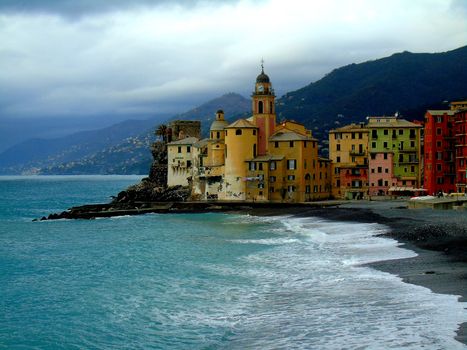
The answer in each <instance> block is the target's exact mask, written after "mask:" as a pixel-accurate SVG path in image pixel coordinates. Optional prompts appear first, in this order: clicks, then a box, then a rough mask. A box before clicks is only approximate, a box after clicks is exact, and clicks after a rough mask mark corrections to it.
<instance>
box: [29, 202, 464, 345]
mask: <svg viewBox="0 0 467 350" xmlns="http://www.w3.org/2000/svg"><path fill="white" fill-rule="evenodd" d="M135 204H136V206H135ZM207 212H224V213H244V214H250V215H255V216H277V215H292V216H296V217H304V216H306V217H309V216H316V217H320V218H323V219H326V220H331V221H349V222H361V223H378V224H382V225H385V226H387V227H388V228H389V231H388V232H387V233H385V234H383V236H385V237H388V238H392V239H394V240H396V241H398V242H399V243H400V246H401V247H403V248H407V249H409V250H412V251H414V252H415V253H416V254H417V256H416V257H413V258H405V259H395V260H387V261H378V262H373V263H370V264H367V266H370V267H372V268H375V269H378V270H380V271H384V272H388V273H391V274H393V275H396V276H398V277H400V278H401V279H402V281H404V282H406V283H410V284H415V285H419V286H423V287H426V288H428V289H430V290H431V291H432V292H434V293H438V294H449V295H455V296H458V297H459V301H460V302H467V215H465V211H456V210H433V209H408V206H407V202H406V201H405V200H388V201H365V200H360V201H323V202H313V203H298V204H290V203H260V202H254V203H245V202H240V203H239V202H219V201H213V202H166V203H162V202H161V203H150V202H141V203H131V204H130V205H128V203H127V204H126V205H125V206H123V207H121V208H118V207H117V206H116V205H115V204H94V205H85V206H80V207H74V208H70V209H69V210H67V211H65V212H62V213H59V214H51V215H49V217H43V218H41V219H35V221H39V220H56V219H63V218H64V219H94V218H96V217H111V216H117V215H141V214H146V213H173V214H175V213H207ZM466 312H467V311H466ZM455 339H456V340H457V341H459V342H461V343H463V344H465V345H467V322H464V323H462V324H460V325H459V328H458V329H457V331H456V336H455Z"/></svg>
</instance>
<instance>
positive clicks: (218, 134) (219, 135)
mask: <svg viewBox="0 0 467 350" xmlns="http://www.w3.org/2000/svg"><path fill="white" fill-rule="evenodd" d="M216 138H218V139H220V138H221V133H220V132H219V131H217V132H216Z"/></svg>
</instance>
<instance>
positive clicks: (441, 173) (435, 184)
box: [423, 110, 456, 195]
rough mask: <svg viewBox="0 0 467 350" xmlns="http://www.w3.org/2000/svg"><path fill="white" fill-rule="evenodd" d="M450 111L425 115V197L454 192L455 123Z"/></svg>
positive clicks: (430, 112) (435, 111)
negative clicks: (426, 195)
mask: <svg viewBox="0 0 467 350" xmlns="http://www.w3.org/2000/svg"><path fill="white" fill-rule="evenodd" d="M454 114H455V111H453V110H428V111H427V112H426V113H425V140H424V143H425V147H424V148H425V159H424V167H425V171H424V181H423V182H424V187H425V189H426V190H427V194H431V195H433V194H437V193H438V192H446V193H450V192H455V191H456V170H455V168H456V164H455V161H456V159H455V158H454V154H455V143H456V135H455V130H454V129H455V123H454Z"/></svg>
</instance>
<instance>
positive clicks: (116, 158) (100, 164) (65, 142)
mask: <svg viewBox="0 0 467 350" xmlns="http://www.w3.org/2000/svg"><path fill="white" fill-rule="evenodd" d="M250 107H251V105H250V101H249V100H248V99H246V98H244V97H242V96H240V95H238V94H234V93H228V94H225V95H223V96H221V97H218V98H215V99H213V100H210V101H208V102H206V103H204V104H202V105H200V106H198V107H196V108H193V109H191V110H189V111H187V112H185V113H183V114H179V115H176V116H174V117H172V118H170V120H176V119H183V120H195V119H196V120H203V127H204V128H205V133H204V134H205V135H207V131H206V130H207V129H208V128H209V125H210V123H209V122H208V121H209V120H212V119H213V116H214V115H215V112H216V110H218V109H219V108H224V111H225V113H226V116H227V118H229V117H230V118H235V117H238V116H239V115H242V114H243V113H245V112H246V111H247V110H249V109H250ZM205 121H206V122H205ZM160 123H161V122H160V121H156V120H154V119H149V120H128V121H125V122H122V123H118V124H115V125H112V126H110V127H107V128H103V129H99V130H95V131H87V132H79V133H75V134H72V135H69V136H66V137H61V138H56V139H50V140H44V139H31V140H28V141H25V142H22V143H20V144H18V145H15V146H13V147H11V148H9V149H8V150H6V151H5V152H3V153H1V154H0V173H1V174H73V175H77V174H147V173H148V170H149V166H150V164H151V159H152V157H151V152H150V149H149V147H150V145H151V143H152V142H154V140H155V136H154V130H155V128H156V126H157V125H158V124H160ZM207 123H209V124H207Z"/></svg>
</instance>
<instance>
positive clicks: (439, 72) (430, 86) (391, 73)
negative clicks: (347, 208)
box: [277, 46, 467, 139]
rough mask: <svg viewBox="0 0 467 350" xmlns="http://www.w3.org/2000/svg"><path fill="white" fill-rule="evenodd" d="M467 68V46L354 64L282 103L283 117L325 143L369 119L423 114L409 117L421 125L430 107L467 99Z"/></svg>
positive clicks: (292, 93)
mask: <svg viewBox="0 0 467 350" xmlns="http://www.w3.org/2000/svg"><path fill="white" fill-rule="evenodd" d="M466 67H467V46H464V47H461V48H459V49H456V50H452V51H448V52H443V53H432V54H430V53H410V52H402V53H397V54H394V55H392V56H390V57H386V58H382V59H378V60H374V61H368V62H364V63H360V64H350V65H347V66H344V67H341V68H338V69H335V70H333V71H332V72H330V73H329V74H327V75H326V76H325V77H323V78H322V79H320V80H318V81H316V82H314V83H311V84H309V85H307V86H305V87H303V88H301V89H299V90H296V91H293V92H289V93H287V94H285V95H284V96H283V97H281V98H280V99H278V101H277V113H278V117H279V119H280V118H286V119H295V120H297V121H300V122H303V123H304V124H305V125H307V126H308V127H310V128H311V129H314V131H315V136H316V137H318V138H320V139H327V132H328V131H329V130H330V129H332V128H335V127H338V126H339V125H342V124H348V123H350V122H356V121H364V119H365V117H367V116H369V115H393V114H394V113H395V112H397V111H399V112H406V111H412V112H413V111H420V110H422V112H421V114H417V115H405V116H404V117H406V118H408V119H421V118H423V112H424V111H423V107H424V106H429V105H432V104H434V103H439V102H441V101H444V100H446V101H450V100H454V99H460V98H466V97H467V84H466V81H467V69H466Z"/></svg>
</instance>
